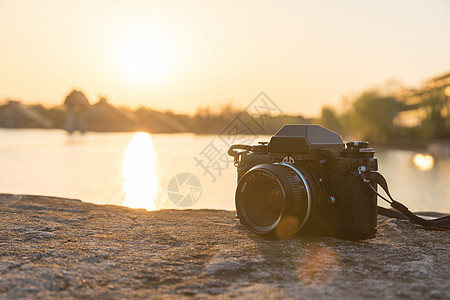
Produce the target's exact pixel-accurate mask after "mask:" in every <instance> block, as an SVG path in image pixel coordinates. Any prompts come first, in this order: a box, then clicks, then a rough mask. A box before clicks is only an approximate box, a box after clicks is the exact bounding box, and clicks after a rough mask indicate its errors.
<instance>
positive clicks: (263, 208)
mask: <svg viewBox="0 0 450 300" xmlns="http://www.w3.org/2000/svg"><path fill="white" fill-rule="evenodd" d="M282 201H283V195H282V190H281V186H280V185H279V184H278V182H276V181H274V180H271V179H270V178H269V177H266V176H258V177H257V178H255V179H254V180H252V181H250V182H249V184H248V186H247V191H246V195H245V199H244V201H243V206H244V208H245V211H246V212H247V216H248V218H249V219H250V220H252V222H253V223H254V224H255V225H257V226H259V227H267V226H270V225H272V224H273V223H275V222H276V221H277V219H278V218H279V217H280V215H281V211H282V210H281V204H282Z"/></svg>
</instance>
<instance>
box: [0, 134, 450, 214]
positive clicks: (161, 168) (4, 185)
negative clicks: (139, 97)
mask: <svg viewBox="0 0 450 300" xmlns="http://www.w3.org/2000/svg"><path fill="white" fill-rule="evenodd" d="M268 139H269V137H262V138H261V139H260V140H262V141H268ZM226 150H227V146H226V145H225V143H224V142H223V141H222V140H221V139H220V138H219V137H218V136H199V135H193V134H170V135H168V134H152V135H150V134H147V133H87V134H84V135H79V134H75V135H73V136H69V135H68V134H66V132H65V131H62V130H33V129H23V130H22V129H0V168H1V172H0V193H15V194H39V195H49V196H58V197H67V198H77V199H81V200H83V201H85V202H92V203H96V204H115V205H125V206H129V207H142V208H146V209H148V210H153V209H165V208H169V209H172V208H194V209H197V208H212V209H227V210H234V190H235V187H236V170H235V168H234V166H233V164H232V163H230V161H229V160H227V156H226V154H225V152H226ZM375 152H376V157H377V158H378V162H379V170H380V172H381V173H382V174H384V176H385V177H386V179H387V180H388V183H389V185H390V189H391V193H392V195H393V196H394V198H396V199H397V200H398V201H400V202H402V203H404V204H405V205H406V206H408V207H409V208H410V209H411V210H412V211H439V212H447V213H448V212H450V201H448V200H449V199H450V158H448V157H447V158H436V157H435V158H433V157H431V156H427V155H425V154H424V153H419V152H416V151H405V150H394V149H385V148H380V149H377V148H375ZM199 162H200V163H199ZM208 162H209V164H208ZM202 165H203V166H205V168H202ZM207 165H209V167H207ZM179 174H181V175H179ZM196 179H198V180H196ZM184 181H185V183H190V184H189V185H187V184H183V182H184ZM187 195H190V196H189V197H187ZM191 196H192V197H191ZM194 202H195V203H194Z"/></svg>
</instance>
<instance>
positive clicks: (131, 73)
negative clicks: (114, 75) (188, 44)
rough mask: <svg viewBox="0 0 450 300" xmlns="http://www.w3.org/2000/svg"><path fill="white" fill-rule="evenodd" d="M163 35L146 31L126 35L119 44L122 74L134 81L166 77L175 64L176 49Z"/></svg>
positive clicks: (119, 60) (147, 80)
mask: <svg viewBox="0 0 450 300" xmlns="http://www.w3.org/2000/svg"><path fill="white" fill-rule="evenodd" d="M173 50H174V49H173V47H171V46H170V43H169V42H168V40H167V39H166V38H164V37H162V36H158V35H152V34H150V33H145V32H133V33H128V34H127V35H124V36H123V37H122V38H121V40H120V42H119V45H118V62H119V66H120V71H121V72H122V74H123V75H124V76H125V77H126V78H128V79H130V80H133V81H137V82H144V83H145V82H149V81H154V80H156V79H161V78H163V77H165V76H166V75H167V74H168V73H169V71H170V70H171V69H172V67H173V64H174V55H173V54H174V51H173Z"/></svg>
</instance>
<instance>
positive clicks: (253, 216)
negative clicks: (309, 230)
mask: <svg viewBox="0 0 450 300" xmlns="http://www.w3.org/2000/svg"><path fill="white" fill-rule="evenodd" d="M317 195H318V189H317V184H316V181H315V179H314V178H313V177H312V175H311V174H310V173H309V172H307V171H306V170H301V168H300V169H299V168H298V167H294V166H292V165H288V164H262V165H257V166H255V167H253V168H252V169H250V170H249V171H248V172H247V173H246V174H244V175H243V176H242V178H241V179H240V180H239V183H238V186H237V189H236V210H237V213H238V216H239V218H240V220H241V223H242V224H243V225H244V226H245V227H247V228H248V229H250V230H251V231H253V232H255V233H257V234H268V233H275V234H277V235H278V237H285V236H289V235H292V234H294V233H295V232H297V231H298V230H300V229H301V228H302V227H303V226H304V225H305V223H306V222H307V221H308V219H309V218H310V216H311V214H312V208H313V206H314V207H315V206H316V205H313V203H312V202H313V201H316V202H317V201H318V199H315V198H318V196H317Z"/></svg>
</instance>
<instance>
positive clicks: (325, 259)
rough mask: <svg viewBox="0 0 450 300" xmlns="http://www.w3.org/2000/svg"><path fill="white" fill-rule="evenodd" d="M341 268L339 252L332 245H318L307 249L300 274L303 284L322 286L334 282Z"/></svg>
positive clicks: (300, 267)
mask: <svg viewBox="0 0 450 300" xmlns="http://www.w3.org/2000/svg"><path fill="white" fill-rule="evenodd" d="M340 269H341V263H340V259H339V256H338V254H337V253H336V251H334V250H333V249H332V248H330V247H326V246H316V247H312V248H310V249H308V250H306V254H305V255H304V256H303V262H302V263H301V264H300V265H299V268H298V276H299V278H300V281H301V282H302V283H303V285H305V286H308V287H311V288H320V287H322V286H324V285H327V284H329V283H330V282H332V281H333V280H334V279H335V278H336V277H337V275H338V273H339V271H340Z"/></svg>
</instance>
